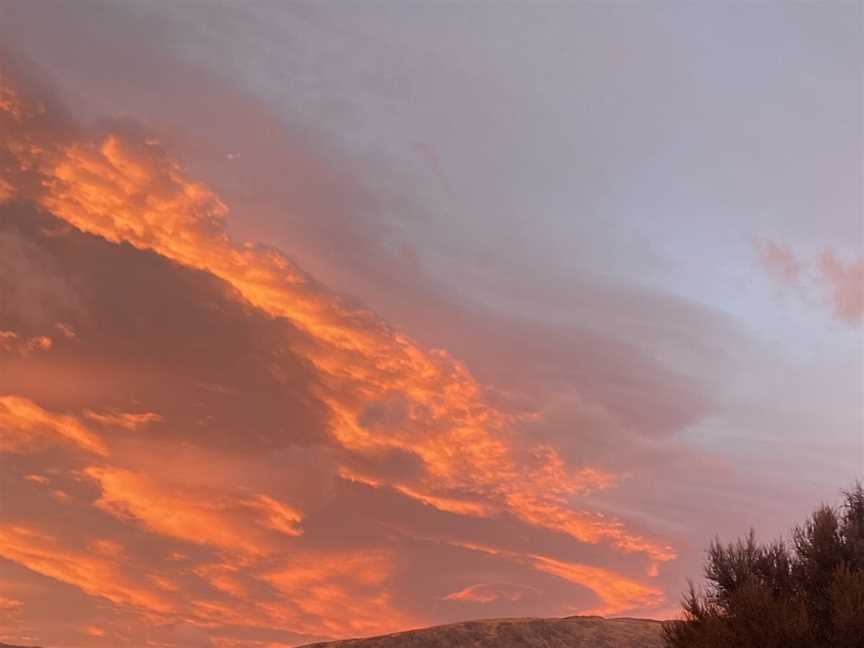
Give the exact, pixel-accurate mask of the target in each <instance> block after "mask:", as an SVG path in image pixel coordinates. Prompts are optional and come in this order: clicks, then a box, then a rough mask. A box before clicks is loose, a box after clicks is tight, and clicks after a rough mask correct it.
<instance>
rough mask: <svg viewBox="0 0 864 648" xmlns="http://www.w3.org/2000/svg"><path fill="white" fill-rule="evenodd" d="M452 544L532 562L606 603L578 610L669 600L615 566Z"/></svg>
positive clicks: (642, 606) (604, 611)
mask: <svg viewBox="0 0 864 648" xmlns="http://www.w3.org/2000/svg"><path fill="white" fill-rule="evenodd" d="M448 544H452V545H453V546H457V547H462V548H464V549H468V550H471V551H478V552H481V553H485V554H489V555H493V556H500V557H504V558H507V559H510V560H513V561H514V562H517V563H521V564H527V565H530V566H531V567H533V568H534V569H537V570H538V571H542V572H545V573H547V574H551V575H553V576H556V577H558V578H560V579H562V580H565V581H568V582H570V583H575V584H577V585H582V586H584V587H587V588H588V589H590V590H591V591H592V592H594V593H595V594H596V595H597V596H598V597H599V598H600V600H601V601H602V602H603V605H602V606H600V607H598V608H595V609H591V610H585V609H574V610H573V612H574V613H578V614H598V615H603V616H606V615H612V614H618V613H621V612H624V611H628V610H646V609H652V608H657V607H659V606H660V605H662V604H663V602H664V601H665V597H664V594H663V591H662V590H661V589H660V588H658V587H654V586H651V585H646V584H645V583H642V582H639V581H637V580H635V579H633V578H629V577H627V576H624V575H622V574H620V573H617V572H615V571H613V570H611V569H605V568H602V567H597V566H593V565H585V564H580V563H574V562H570V561H565V560H559V559H556V558H552V557H549V556H544V555H540V554H533V553H524V554H523V553H517V552H514V551H508V550H506V549H502V548H500V547H494V546H490V545H482V544H477V543H463V542H448Z"/></svg>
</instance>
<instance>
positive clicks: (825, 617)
mask: <svg viewBox="0 0 864 648" xmlns="http://www.w3.org/2000/svg"><path fill="white" fill-rule="evenodd" d="M705 577H706V580H707V583H708V584H707V587H706V588H705V591H703V592H697V591H696V589H695V588H694V587H693V585H692V584H691V585H690V591H689V592H688V593H687V594H686V595H685V596H684V600H683V603H682V605H683V608H684V618H683V620H681V621H671V622H669V623H667V624H665V625H664V628H663V634H664V641H665V644H666V646H667V647H668V648H731V647H734V648H864V488H862V486H861V485H860V484H858V485H856V486H855V487H854V488H853V489H852V490H851V491H849V492H847V493H846V494H845V497H844V501H843V504H842V505H841V506H840V508H838V509H834V508H831V507H829V506H821V507H819V508H818V509H817V510H816V511H815V512H814V513H813V515H812V516H811V517H810V519H809V520H808V521H807V522H805V523H804V524H803V525H801V526H799V527H796V528H795V529H794V530H793V532H792V539H791V542H790V543H788V544H787V543H784V542H780V541H778V542H774V543H771V544H767V545H766V544H760V543H758V542H757V541H756V538H755V536H754V534H753V532H752V531H751V532H750V534H749V535H748V536H747V537H746V538H744V539H742V540H738V541H737V542H735V543H732V544H728V545H723V544H721V543H720V542H719V541H718V540H715V541H714V542H712V543H711V546H710V548H709V549H708V556H707V560H706V564H705Z"/></svg>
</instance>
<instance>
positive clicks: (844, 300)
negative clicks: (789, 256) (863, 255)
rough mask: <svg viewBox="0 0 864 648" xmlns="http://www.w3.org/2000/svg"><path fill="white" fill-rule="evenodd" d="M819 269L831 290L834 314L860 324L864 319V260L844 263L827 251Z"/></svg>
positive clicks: (823, 255) (820, 261)
mask: <svg viewBox="0 0 864 648" xmlns="http://www.w3.org/2000/svg"><path fill="white" fill-rule="evenodd" d="M819 269H820V271H821V273H822V277H823V278H824V279H825V281H827V282H828V285H829V287H830V289H831V301H832V304H833V306H834V314H835V315H836V316H837V317H839V318H840V319H843V320H846V321H848V322H853V323H860V322H861V321H862V319H864V259H861V260H860V261H858V262H857V263H844V262H843V261H842V260H840V259H838V258H837V257H836V256H835V254H834V253H833V252H832V251H831V250H825V252H824V253H823V254H822V257H821V259H820V260H819Z"/></svg>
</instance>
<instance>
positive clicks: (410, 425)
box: [7, 90, 675, 561]
mask: <svg viewBox="0 0 864 648" xmlns="http://www.w3.org/2000/svg"><path fill="white" fill-rule="evenodd" d="M7 95H9V92H8V90H7ZM10 96H13V95H10ZM21 103H22V102H20V101H19V102H17V103H16V102H12V103H11V104H10V105H16V106H19V108H17V109H16V110H17V111H18V112H16V113H15V114H16V115H20V113H21V108H20V105H21ZM17 119H21V117H20V116H19V117H17ZM24 119H26V116H25V117H24ZM17 144H18V146H13V147H12V148H13V150H15V152H16V153H17V154H18V156H19V160H20V164H21V165H22V166H25V167H27V168H33V169H38V170H39V173H40V174H41V175H42V177H43V181H42V187H43V190H42V191H41V192H40V193H39V194H38V195H37V196H35V197H34V198H35V199H36V200H37V201H38V202H39V203H40V204H42V205H43V206H44V207H45V208H46V209H49V210H50V211H52V212H53V213H55V214H57V215H59V216H61V217H62V218H64V219H65V220H67V221H68V222H70V223H72V224H73V225H75V226H76V227H78V228H80V229H81V230H83V231H85V232H90V233H94V234H98V235H99V236H102V237H104V238H106V239H108V240H109V241H117V242H121V241H122V242H127V243H130V244H132V245H134V246H135V247H138V248H141V249H148V250H153V251H155V252H158V253H159V254H162V255H164V256H166V257H168V258H170V259H173V260H176V261H178V262H180V263H182V264H184V265H187V266H190V267H193V268H199V269H202V270H206V271H208V272H210V273H212V274H214V275H216V276H217V277H220V278H222V279H224V280H225V281H227V282H229V283H230V284H231V285H232V286H234V287H235V288H236V289H237V290H238V291H239V292H240V293H241V294H242V295H243V296H244V297H245V298H246V299H248V300H249V301H250V302H251V303H253V304H255V305H256V306H257V307H259V308H261V309H262V310H264V311H266V312H268V313H270V314H272V315H275V316H279V317H285V318H288V319H290V320H291V321H292V322H293V323H295V324H296V325H298V326H300V327H301V328H303V329H304V330H305V331H306V332H307V333H308V334H309V335H310V336H311V338H312V339H313V340H315V341H316V343H315V344H313V345H310V346H309V348H307V349H305V352H306V354H307V357H308V359H309V361H311V362H312V363H313V364H314V366H315V367H316V368H317V369H318V370H319V372H320V375H321V376H322V377H323V382H324V387H323V389H322V391H321V393H320V394H319V397H320V398H321V399H322V401H324V402H325V403H326V404H327V405H328V406H329V408H330V410H331V431H332V434H333V436H334V437H335V438H336V439H337V440H338V441H339V442H340V443H341V444H342V445H343V446H344V447H346V448H348V449H351V450H355V451H358V452H368V451H375V450H381V449H387V448H393V449H399V450H405V451H408V452H410V453H412V454H414V455H416V456H418V457H419V458H420V459H422V461H423V464H424V466H425V468H426V471H427V478H426V479H425V480H424V481H423V483H421V484H414V485H412V486H411V488H410V490H404V489H403V492H404V493H405V494H407V495H409V496H410V495H411V494H418V495H419V494H423V495H424V496H425V501H426V502H427V503H432V502H433V498H435V497H436V495H435V494H434V493H425V494H424V493H423V491H424V490H427V489H440V488H441V487H442V486H443V487H444V488H445V489H447V490H461V491H464V492H465V493H467V494H470V495H472V496H480V497H484V498H488V499H491V500H492V501H493V502H496V503H497V504H498V505H499V506H501V507H502V508H503V509H505V510H507V511H509V512H510V513H512V514H514V515H516V516H518V517H519V518H521V519H523V520H524V521H526V522H528V523H530V524H534V525H537V526H540V527H545V528H549V529H554V530H560V531H562V532H564V533H567V534H569V535H572V536H573V537H574V538H577V539H578V540H580V541H583V542H592V543H593V542H600V541H603V540H607V539H608V540H610V541H611V542H613V543H614V544H615V545H616V546H617V547H618V548H619V549H621V550H622V551H626V552H644V553H646V554H648V555H649V556H650V557H651V559H652V560H655V561H667V560H670V559H672V558H674V557H675V552H674V550H672V549H671V548H670V547H668V546H666V545H663V544H659V543H656V542H654V541H651V540H649V539H646V538H642V537H639V536H636V535H631V534H628V533H627V532H626V531H625V530H624V529H623V528H622V526H621V525H620V524H618V523H616V522H614V521H613V522H609V521H608V520H606V519H604V518H600V517H597V516H592V515H585V514H582V513H575V512H573V511H572V510H571V509H570V508H569V507H568V506H567V504H566V501H565V500H566V498H567V497H568V496H571V495H577V494H582V493H585V492H587V491H590V490H597V489H602V488H605V487H608V486H609V485H610V484H611V483H613V482H614V478H612V477H611V476H610V475H607V474H604V473H603V472H602V471H600V470H597V469H588V470H586V471H582V472H580V473H574V474H568V473H567V471H566V470H565V467H564V465H563V462H561V461H560V458H558V457H557V453H556V451H555V450H554V449H552V448H543V449H541V452H542V455H543V457H542V459H543V460H542V461H539V462H535V465H534V466H533V467H529V468H527V469H526V467H525V465H526V464H525V463H524V462H522V461H520V460H519V458H518V457H517V456H516V450H515V448H514V446H513V444H512V443H511V442H510V441H508V434H507V427H508V425H509V424H511V423H514V422H515V419H513V417H512V416H508V415H507V414H505V413H503V412H501V411H498V410H496V409H495V408H493V407H491V406H489V405H488V404H487V403H485V402H484V400H483V398H482V396H481V394H480V389H479V387H478V385H477V384H476V383H475V381H474V379H473V378H472V376H471V375H470V373H469V372H468V371H467V369H466V368H465V367H464V366H463V365H462V364H461V363H459V362H457V361H455V360H454V359H453V358H451V357H450V356H449V355H448V354H447V353H446V352H444V351H440V350H434V351H431V352H425V351H423V350H421V349H420V348H419V347H418V346H417V345H416V344H415V343H414V342H413V341H412V340H411V339H410V338H408V337H407V336H406V335H404V334H403V333H401V332H399V331H396V330H393V329H392V328H390V327H388V326H387V325H386V324H384V323H383V322H381V321H380V320H378V319H377V318H376V317H375V316H374V315H373V314H371V313H369V312H365V311H358V310H356V309H351V308H348V307H347V306H346V305H345V304H343V303H342V301H341V300H340V299H339V298H338V297H336V296H334V295H332V294H330V293H327V292H325V291H323V290H322V289H321V288H320V286H318V285H317V284H315V283H314V282H313V281H312V280H311V279H310V278H309V277H307V276H306V275H304V274H303V273H302V271H301V270H300V269H299V268H297V267H296V266H295V265H294V264H293V263H292V262H291V261H289V260H288V259H287V258H285V257H284V256H283V255H281V254H280V253H279V252H278V251H276V250H273V249H270V248H264V247H261V246H253V245H250V244H237V243H235V242H233V241H232V240H231V239H230V238H229V237H228V235H227V234H226V233H225V228H224V223H223V220H224V217H225V215H226V213H227V207H226V206H225V205H224V204H223V203H222V201H220V200H219V198H218V197H217V196H216V195H215V194H213V192H211V191H210V190H209V189H208V188H207V187H205V186H204V185H203V184H201V183H198V182H194V181H191V180H189V179H188V178H187V177H186V176H185V175H184V173H183V172H182V170H181V169H180V167H179V165H178V164H177V163H176V162H174V161H172V160H170V159H169V158H167V156H165V154H164V152H162V150H161V149H160V148H159V146H158V144H157V143H155V142H152V141H149V140H148V141H146V142H145V143H136V144H133V143H131V142H130V141H128V140H126V139H124V138H123V137H122V136H121V135H120V134H118V133H111V134H108V135H106V136H104V137H103V138H102V139H101V140H100V141H97V142H94V143H90V142H71V143H68V144H66V145H64V146H59V147H56V148H54V149H51V148H49V147H48V145H47V143H40V144H39V145H38V146H37V145H34V144H33V143H32V142H28V141H25V142H19V143H17ZM394 393H398V394H402V395H403V396H404V398H405V399H406V400H407V411H406V413H405V417H404V420H403V421H401V422H400V424H399V425H398V426H396V428H395V429H391V428H388V427H386V426H385V427H384V428H375V429H374V430H373V429H371V428H370V427H369V426H367V425H364V424H363V423H362V421H363V419H364V413H365V411H366V408H367V407H368V405H369V403H370V402H376V401H384V400H386V399H388V398H389V397H390V396H391V395H392V394H394ZM451 508H452V507H451Z"/></svg>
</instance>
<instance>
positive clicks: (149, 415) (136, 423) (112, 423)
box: [84, 410, 164, 431]
mask: <svg viewBox="0 0 864 648" xmlns="http://www.w3.org/2000/svg"><path fill="white" fill-rule="evenodd" d="M84 416H86V417H87V418H88V419H90V420H91V421H95V422H96V423H99V424H100V425H104V426H107V427H119V428H123V429H124V430H130V431H135V430H137V429H139V428H142V427H145V426H147V425H150V424H151V423H161V422H162V421H163V420H164V419H163V418H162V417H161V416H159V415H158V414H155V413H153V412H138V413H132V412H101V413H100V412H93V411H90V410H85V412H84Z"/></svg>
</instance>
